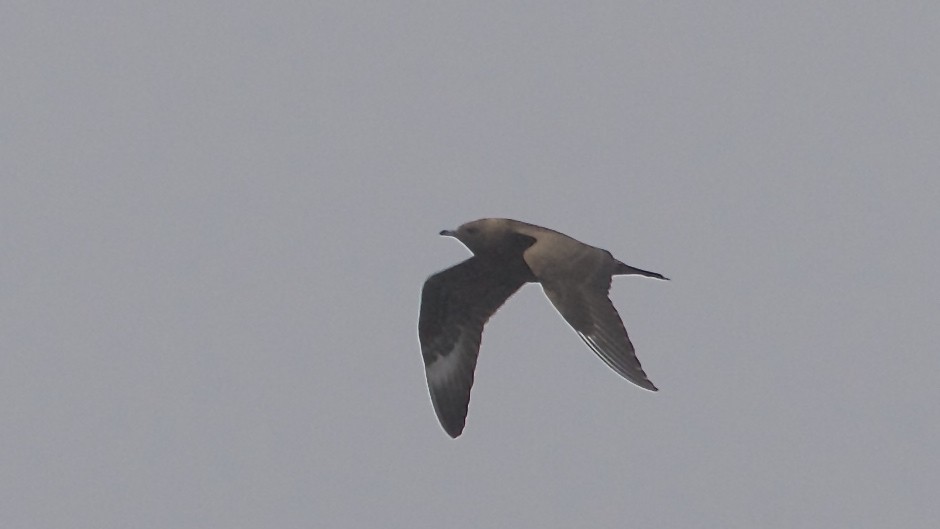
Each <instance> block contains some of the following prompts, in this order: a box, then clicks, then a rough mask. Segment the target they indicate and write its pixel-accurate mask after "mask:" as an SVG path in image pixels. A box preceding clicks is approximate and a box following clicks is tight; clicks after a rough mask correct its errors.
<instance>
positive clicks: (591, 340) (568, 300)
mask: <svg viewBox="0 0 940 529" xmlns="http://www.w3.org/2000/svg"><path fill="white" fill-rule="evenodd" d="M441 235H447V236H450V237H455V238H456V239H457V240H459V241H460V242H462V243H463V244H464V245H465V246H466V247H467V248H468V249H469V250H470V251H471V252H473V254H474V255H473V257H471V258H469V259H467V260H466V261H464V262H462V263H460V264H458V265H456V266H453V267H451V268H448V269H447V270H444V271H442V272H438V273H437V274H434V275H433V276H431V277H429V278H428V280H427V281H426V282H425V283H424V289H423V290H422V293H421V314H420V317H419V320H418V337H419V339H420V342H421V353H422V356H423V357H424V365H425V374H426V375H427V380H428V389H429V390H430V393H431V402H432V404H433V405H434V411H435V412H436V413H437V417H438V419H440V421H441V425H442V426H443V427H444V430H445V431H446V432H447V433H448V434H449V435H450V436H451V437H457V436H458V435H460V434H461V432H462V431H463V428H464V424H465V422H466V417H467V407H468V406H469V403H470V388H471V386H472V385H473V372H474V369H475V368H476V363H477V355H478V354H479V350H480V338H481V336H482V333H483V326H484V324H486V321H487V320H488V319H489V318H490V316H492V315H493V313H495V312H496V310H497V309H499V307H500V306H502V304H503V303H504V302H505V301H506V300H507V299H508V298H509V296H511V295H512V294H513V293H515V292H516V291H517V290H519V288H520V287H521V286H522V285H524V284H525V283H540V284H541V285H542V289H543V290H544V292H545V295H546V296H548V299H549V300H550V301H551V302H552V304H553V305H554V306H555V308H556V309H557V310H558V312H559V313H560V314H561V315H562V317H564V318H565V320H566V321H567V322H568V323H569V324H570V325H571V327H572V328H574V330H575V331H576V332H577V333H578V335H579V336H580V337H581V339H582V340H584V342H585V343H586V344H587V345H588V346H589V347H590V348H591V350H592V351H594V352H595V353H596V354H597V356H599V357H600V358H601V359H602V360H604V362H606V363H607V365H609V366H610V367H611V368H612V369H613V370H614V371H616V372H617V373H619V374H620V375H621V376H623V377H624V378H626V379H627V380H629V381H630V382H633V383H634V384H636V385H638V386H640V387H642V388H645V389H648V390H651V391H656V386H654V385H653V383H652V382H650V380H649V378H647V376H646V373H644V372H643V368H642V367H641V366H640V362H639V360H638V359H637V357H636V354H635V352H634V349H633V344H632V343H630V339H629V337H628V336H627V331H626V329H625V328H624V326H623V322H622V321H621V319H620V316H619V315H618V314H617V310H616V309H615V308H614V306H613V304H612V303H611V301H610V298H608V296H607V293H608V291H609V290H610V281H611V277H612V276H614V275H622V274H635V275H643V276H647V277H654V278H657V279H666V278H665V277H663V276H662V275H660V274H657V273H655V272H648V271H646V270H640V269H639V268H633V267H632V266H629V265H626V264H624V263H621V262H620V261H618V260H616V259H614V258H613V256H611V254H610V252H608V251H606V250H602V249H600V248H595V247H593V246H589V245H587V244H584V243H582V242H579V241H577V240H575V239H572V238H571V237H568V236H567V235H564V234H562V233H559V232H557V231H553V230H550V229H548V228H542V227H541V226H535V225H533V224H526V223H524V222H519V221H515V220H511V219H480V220H476V221H473V222H468V223H466V224H464V225H462V226H460V227H459V228H458V229H457V230H456V231H449V230H445V231H442V232H441Z"/></svg>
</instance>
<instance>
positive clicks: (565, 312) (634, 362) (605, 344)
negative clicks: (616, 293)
mask: <svg viewBox="0 0 940 529" xmlns="http://www.w3.org/2000/svg"><path fill="white" fill-rule="evenodd" d="M582 279H583V281H581V282H577V281H573V280H571V278H566V280H565V281H550V280H546V279H542V289H543V290H544V291H545V295H546V296H548V299H549V300H551V302H552V304H553V305H555V308H556V309H558V312H559V313H561V315H562V317H564V318H565V320H566V321H567V322H568V323H569V324H570V325H571V327H572V328H574V330H575V331H577V333H578V336H580V337H581V339H582V340H584V343H586V344H587V345H588V347H590V348H591V350H592V351H594V352H595V353H596V354H597V356H599V357H600V358H601V360H603V361H604V362H605V363H607V365H609V366H610V367H611V368H613V370H614V371H616V372H617V373H619V374H620V375H621V376H623V377H624V378H626V379H627V380H629V381H630V382H633V383H634V384H636V385H637V386H640V387H641V388H645V389H648V390H650V391H656V386H654V385H653V383H652V382H650V379H649V378H648V377H647V376H646V373H645V372H643V367H642V366H640V361H639V360H638V359H637V357H636V351H635V350H634V348H633V344H632V343H631V342H630V338H629V336H627V330H626V328H625V327H624V326H623V321H622V320H621V319H620V315H619V314H618V313H617V309H615V308H614V305H613V303H611V301H610V298H609V297H608V296H607V292H608V291H609V290H610V275H609V273H604V272H603V271H602V269H601V270H598V273H596V274H594V275H592V276H587V277H583V278H582Z"/></svg>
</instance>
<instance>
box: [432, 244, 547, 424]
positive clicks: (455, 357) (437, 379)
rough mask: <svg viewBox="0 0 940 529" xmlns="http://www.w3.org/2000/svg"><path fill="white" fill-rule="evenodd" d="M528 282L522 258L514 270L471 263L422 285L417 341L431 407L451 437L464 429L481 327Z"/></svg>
mask: <svg viewBox="0 0 940 529" xmlns="http://www.w3.org/2000/svg"><path fill="white" fill-rule="evenodd" d="M529 276H531V272H529V271H528V268H525V263H524V262H523V261H522V259H521V256H520V257H519V258H518V262H515V263H514V266H507V263H498V262H493V261H490V260H486V259H483V258H480V257H471V258H470V259H467V260H466V261H464V262H462V263H460V264H458V265H456V266H453V267H451V268H448V269H447V270H444V271H442V272H438V273H437V274H434V275H433V276H431V277H429V278H428V280H427V281H426V282H425V283H424V288H423V289H422V291H421V314H420V317H419V319H418V338H419V340H420V341H421V354H422V356H423V357H424V367H425V374H426V375H427V379H428V389H429V391H430V393H431V402H432V403H433V405H434V411H435V412H436V413H437V418H438V419H439V420H440V421H441V426H443V427H444V430H445V431H446V432H447V433H448V434H449V435H450V436H451V437H457V436H458V435H460V433H461V432H462V431H463V428H464V424H465V423H466V419H467V407H468V406H469V404H470V387H471V386H472V385H473V371H474V368H476V364H477V355H478V354H479V351H480V337H481V335H482V333H483V325H484V324H485V323H486V321H487V320H489V318H490V316H492V315H493V313H495V312H496V310H497V309H499V307H500V306H502V304H503V303H504V302H505V301H506V300H507V299H508V298H509V296H511V295H512V294H513V293H514V292H516V291H517V290H519V287H521V286H522V285H523V284H524V283H525V282H526V279H527V277H529Z"/></svg>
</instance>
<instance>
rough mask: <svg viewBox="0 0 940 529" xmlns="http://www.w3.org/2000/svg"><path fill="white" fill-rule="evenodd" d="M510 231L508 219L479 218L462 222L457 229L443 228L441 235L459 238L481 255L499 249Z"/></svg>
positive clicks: (472, 250)
mask: <svg viewBox="0 0 940 529" xmlns="http://www.w3.org/2000/svg"><path fill="white" fill-rule="evenodd" d="M510 231H511V230H510V226H509V223H508V222H507V221H506V219H479V220H474V221H472V222H467V223H466V224H461V225H460V227H459V228H457V229H456V230H443V231H442V232H441V235H444V236H447V237H453V238H455V239H457V240H458V241H460V242H462V243H463V245H464V246H466V247H467V249H469V250H470V251H471V252H473V254H474V255H480V254H486V253H492V252H494V251H497V250H499V249H500V246H501V245H504V244H505V239H506V237H507V236H508V235H509V234H510Z"/></svg>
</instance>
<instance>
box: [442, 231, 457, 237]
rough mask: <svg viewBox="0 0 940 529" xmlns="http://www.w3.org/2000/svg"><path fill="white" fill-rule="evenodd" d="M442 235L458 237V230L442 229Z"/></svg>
mask: <svg viewBox="0 0 940 529" xmlns="http://www.w3.org/2000/svg"><path fill="white" fill-rule="evenodd" d="M440 235H443V236H444V237H456V236H457V232H456V231H454V230H441V233H440Z"/></svg>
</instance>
